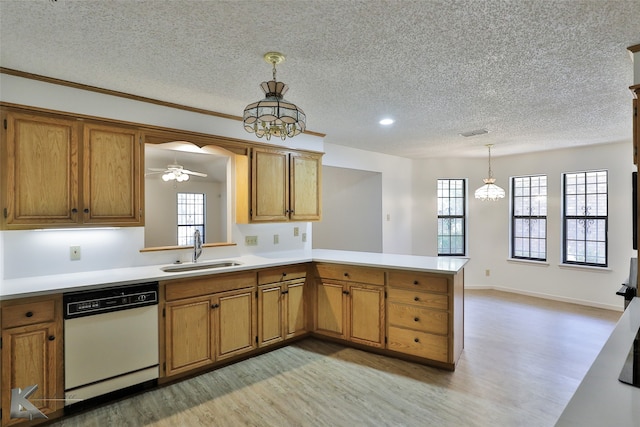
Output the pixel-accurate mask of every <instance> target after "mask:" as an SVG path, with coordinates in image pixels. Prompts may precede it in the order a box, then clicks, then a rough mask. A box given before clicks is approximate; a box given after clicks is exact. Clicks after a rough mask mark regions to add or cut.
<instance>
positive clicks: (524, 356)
mask: <svg viewBox="0 0 640 427" xmlns="http://www.w3.org/2000/svg"><path fill="white" fill-rule="evenodd" d="M620 315H621V313H619V312H613V311H608V310H602V309H597V308H590V307H583V306H578V305H573V304H567V303H562V302H555V301H548V300H542V299H538V298H532V297H528V296H522V295H516V294H510V293H504V292H497V291H487V290H467V291H466V299H465V349H464V351H463V352H462V356H461V358H460V361H459V363H458V366H457V369H456V371H455V372H448V371H443V370H439V369H435V368H431V367H427V366H423V365H419V364H415V363H409V362H405V361H401V360H398V359H394V358H389V357H384V356H379V355H375V354H371V353H366V352H363V351H360V350H355V349H352V348H348V347H343V346H341V345H338V344H335V343H328V342H323V341H319V340H315V339H306V340H304V341H301V342H298V343H296V344H294V345H291V346H288V347H284V348H280V349H278V350H275V351H273V352H270V353H267V354H263V355H260V356H257V357H254V358H252V359H248V360H245V361H242V362H239V363H236V364H234V365H230V366H226V367H224V368H221V369H218V370H216V371H213V372H209V373H206V374H203V375H200V376H198V377H195V378H191V379H188V380H185V381H182V382H180V383H176V384H172V385H169V386H166V387H161V388H158V389H155V390H150V391H147V392H145V393H143V394H140V395H136V396H133V397H130V398H128V399H126V400H122V401H118V402H114V403H111V404H108V405H105V406H102V407H98V408H95V409H93V410H90V411H88V412H84V413H80V414H77V415H74V416H70V417H67V418H65V419H63V420H60V421H58V422H54V423H52V424H51V425H53V426H60V427H76V426H83V427H84V426H153V427H174V426H261V427H262V426H278V427H282V426H331V427H337V426H346V427H356V426H456V427H457V426H482V427H484V426H553V425H554V424H555V421H556V420H557V418H558V417H559V415H560V413H561V412H562V410H563V408H564V406H565V405H566V403H567V402H568V401H569V398H570V397H571V395H572V394H573V392H574V391H575V389H576V388H577V386H578V384H579V382H580V381H581V379H582V377H583V376H584V374H585V373H586V372H587V370H588V368H589V366H590V365H591V363H592V362H593V360H594V359H595V357H596V355H597V354H598V352H599V351H600V349H601V348H602V346H603V345H604V343H605V341H606V339H607V337H608V336H609V334H610V333H611V331H612V330H613V328H614V326H615V323H616V322H617V320H618V318H619V317H620Z"/></svg>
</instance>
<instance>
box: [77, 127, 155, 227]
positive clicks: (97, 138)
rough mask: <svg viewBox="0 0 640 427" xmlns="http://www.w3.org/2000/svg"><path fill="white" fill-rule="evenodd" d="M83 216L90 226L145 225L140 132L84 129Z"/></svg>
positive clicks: (110, 128) (122, 129)
mask: <svg viewBox="0 0 640 427" xmlns="http://www.w3.org/2000/svg"><path fill="white" fill-rule="evenodd" d="M83 149H84V156H83V161H84V175H83V179H84V182H83V185H84V187H83V188H84V191H83V198H84V201H83V205H84V206H83V215H84V222H85V223H90V224H103V223H104V224H110V225H143V221H142V211H141V208H142V204H141V202H140V200H141V198H142V179H141V176H142V171H143V165H142V163H143V160H142V155H141V153H142V142H141V139H140V135H139V133H138V132H137V131H136V130H132V129H126V128H116V127H108V126H99V125H93V124H87V125H85V127H84V145H83Z"/></svg>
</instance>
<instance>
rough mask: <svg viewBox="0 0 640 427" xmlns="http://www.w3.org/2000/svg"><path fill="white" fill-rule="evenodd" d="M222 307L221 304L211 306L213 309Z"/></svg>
mask: <svg viewBox="0 0 640 427" xmlns="http://www.w3.org/2000/svg"><path fill="white" fill-rule="evenodd" d="M218 307H220V304H211V308H218Z"/></svg>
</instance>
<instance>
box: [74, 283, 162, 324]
mask: <svg viewBox="0 0 640 427" xmlns="http://www.w3.org/2000/svg"><path fill="white" fill-rule="evenodd" d="M63 303H64V318H65V319H72V318H76V317H83V316H91V315H96V314H101V313H108V312H111V311H119V310H126V309H130V308H135V307H144V306H147V305H155V304H158V283H157V282H152V283H143V284H136V285H130V286H119V287H117V288H106V289H100V290H97V291H84V292H72V293H66V294H64V296H63Z"/></svg>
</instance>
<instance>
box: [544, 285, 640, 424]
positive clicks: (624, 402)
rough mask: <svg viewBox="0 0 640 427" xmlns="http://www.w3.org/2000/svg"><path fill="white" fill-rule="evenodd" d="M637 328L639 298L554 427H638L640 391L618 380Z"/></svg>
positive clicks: (638, 322)
mask: <svg viewBox="0 0 640 427" xmlns="http://www.w3.org/2000/svg"><path fill="white" fill-rule="evenodd" d="M638 328H640V297H636V298H634V299H633V300H632V301H631V303H630V304H629V306H628V307H627V309H626V310H625V312H624V313H623V315H622V317H621V318H620V320H619V321H618V323H617V325H616V327H615V329H614V330H613V332H612V333H611V336H610V337H609V339H608V340H607V342H606V343H605V345H604V347H603V348H602V350H601V351H600V354H599V355H598V357H596V360H595V361H594V362H593V365H591V368H589V371H588V372H587V374H586V375H585V377H584V379H583V380H582V382H581V383H580V385H579V386H578V389H577V390H576V392H575V394H574V395H573V397H572V398H571V400H570V401H569V403H568V404H567V407H566V408H565V409H564V412H563V413H562V415H561V416H560V418H559V419H558V422H557V424H556V427H565V426H576V427H577V426H580V427H590V426H593V427H602V426H616V427H638V426H640V388H638V387H634V386H631V385H628V384H624V383H622V382H620V381H619V380H618V376H619V375H620V370H621V369H622V366H623V365H624V362H625V360H626V359H627V355H628V353H629V349H630V348H631V344H632V343H633V339H634V338H635V336H636V334H637V333H638ZM585 333H587V334H588V333H589V331H585Z"/></svg>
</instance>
